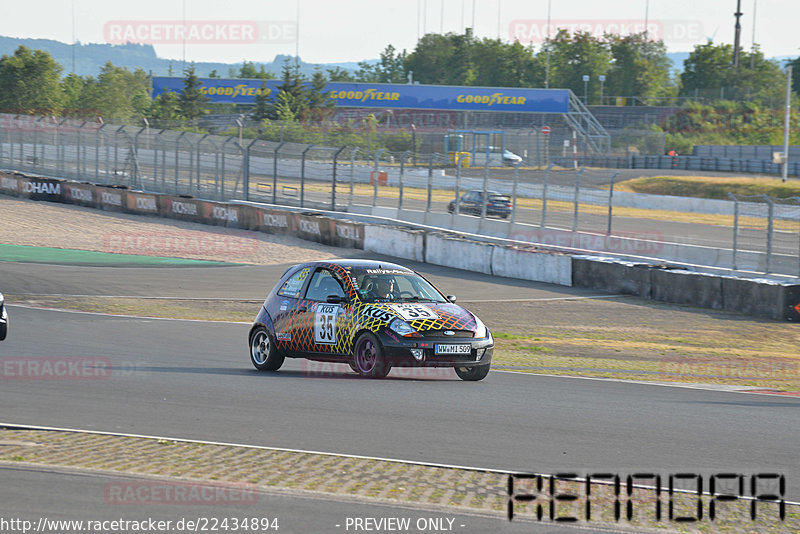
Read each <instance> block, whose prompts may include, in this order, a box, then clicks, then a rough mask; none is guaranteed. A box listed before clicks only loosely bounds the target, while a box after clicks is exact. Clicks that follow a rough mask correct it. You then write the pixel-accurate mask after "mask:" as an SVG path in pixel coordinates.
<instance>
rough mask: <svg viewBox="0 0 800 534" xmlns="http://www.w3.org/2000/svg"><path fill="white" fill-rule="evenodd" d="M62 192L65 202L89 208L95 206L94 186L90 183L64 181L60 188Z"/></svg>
mask: <svg viewBox="0 0 800 534" xmlns="http://www.w3.org/2000/svg"><path fill="white" fill-rule="evenodd" d="M62 194H63V201H64V202H65V203H66V204H77V205H78V206H86V207H89V208H96V207H97V197H96V192H95V186H94V185H92V184H79V183H75V182H66V183H64V187H63V188H62Z"/></svg>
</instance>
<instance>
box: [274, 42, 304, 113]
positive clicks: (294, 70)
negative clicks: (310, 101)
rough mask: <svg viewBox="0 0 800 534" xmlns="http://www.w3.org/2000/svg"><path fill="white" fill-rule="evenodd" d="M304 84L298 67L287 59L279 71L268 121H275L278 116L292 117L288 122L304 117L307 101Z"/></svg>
mask: <svg viewBox="0 0 800 534" xmlns="http://www.w3.org/2000/svg"><path fill="white" fill-rule="evenodd" d="M304 82H305V77H304V76H303V75H302V74H301V73H300V66H299V65H298V64H297V62H292V61H291V60H290V59H289V58H288V57H287V58H286V59H285V60H284V62H283V67H282V69H281V83H280V85H278V94H277V95H275V97H274V98H273V103H272V105H271V106H270V112H269V118H270V119H277V118H278V115H279V114H280V115H282V116H284V117H288V116H292V117H293V118H292V119H288V120H294V118H297V117H302V116H304V115H305V112H306V110H307V101H306V94H305V93H306V88H305V86H304ZM281 95H283V96H281ZM279 120H287V119H279Z"/></svg>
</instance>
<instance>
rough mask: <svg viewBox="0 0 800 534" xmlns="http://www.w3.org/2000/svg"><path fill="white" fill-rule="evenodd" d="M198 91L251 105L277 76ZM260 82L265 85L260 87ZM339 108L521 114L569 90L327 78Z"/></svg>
mask: <svg viewBox="0 0 800 534" xmlns="http://www.w3.org/2000/svg"><path fill="white" fill-rule="evenodd" d="M200 82H201V83H202V88H201V90H202V91H203V93H205V94H206V96H208V98H209V99H210V101H211V102H219V103H228V104H252V103H253V101H254V98H255V96H256V95H257V94H259V93H260V92H261V91H262V90H263V91H265V92H266V93H267V94H268V95H269V97H270V99H272V98H274V97H275V96H276V95H277V93H278V86H279V85H280V83H281V82H280V80H266V83H265V84H264V82H262V80H240V79H222V78H200ZM262 84H263V85H265V86H264V87H263V89H262ZM164 90H169V91H173V92H176V93H179V92H181V91H182V90H183V78H168V77H160V76H156V77H154V78H153V97H154V98H155V97H157V96H158V95H160V94H161V93H163V92H164ZM325 91H326V92H328V93H329V97H330V99H331V100H333V101H334V102H336V105H337V106H340V107H359V108H382V109H386V108H390V109H391V108H395V109H431V110H434V109H435V110H440V109H443V110H455V111H505V112H509V111H510V112H518V113H519V112H522V113H567V112H568V111H569V91H568V90H567V89H520V88H510V87H455V86H446V85H404V84H388V83H387V84H384V83H343V82H331V83H329V84H328V85H327V86H326V87H325Z"/></svg>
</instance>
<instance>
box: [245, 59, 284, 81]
mask: <svg viewBox="0 0 800 534" xmlns="http://www.w3.org/2000/svg"><path fill="white" fill-rule="evenodd" d="M236 77H237V78H255V79H261V80H272V79H273V78H275V76H274V75H273V74H272V73H271V72H268V71H266V70H265V69H264V65H261V68H260V69H256V66H255V64H254V63H253V62H252V61H242V66H241V68H239V73H238V74H237V76H236Z"/></svg>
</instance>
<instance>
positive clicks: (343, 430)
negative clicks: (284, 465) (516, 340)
mask: <svg viewBox="0 0 800 534" xmlns="http://www.w3.org/2000/svg"><path fill="white" fill-rule="evenodd" d="M411 265H412V266H413V267H415V268H418V269H419V270H420V271H421V272H423V273H424V274H426V275H430V278H431V279H432V280H433V281H434V282H435V283H437V284H438V285H439V286H440V288H441V289H443V290H444V291H445V292H448V293H449V292H454V293H456V294H457V295H459V296H460V297H461V300H462V301H468V300H498V301H499V302H498V305H501V304H500V302H502V300H503V299H507V298H531V299H535V298H564V297H580V296H589V295H590V293H588V292H586V291H583V290H578V289H572V288H561V287H553V286H547V285H544V284H537V283H525V282H519V281H513V280H503V279H498V278H492V277H490V276H485V275H480V274H474V273H465V272H462V271H457V270H453V269H447V268H442V267H433V266H427V265H419V264H411ZM284 267H285V266H271V267H202V268H122V267H64V266H52V265H31V264H28V265H25V264H13V263H6V264H0V280H2V284H3V290H4V292H6V293H9V294H13V293H24V292H33V293H39V294H41V293H68V294H105V295H109V294H117V295H151V296H191V297H227V298H242V299H245V298H250V299H260V298H263V295H265V294H266V292H267V291H268V289H269V287H271V285H272V284H273V283H274V281H275V280H276V278H277V277H278V276H279V275H280V274H281V273H282V272H283V270H284ZM591 302H592V301H591V300H588V301H581V302H580V303H579V304H578V303H576V305H580V306H582V307H583V308H585V309H586V316H587V318H589V317H591ZM154 305H157V303H155V304H154ZM257 306H258V304H254V314H255V311H256V309H255V308H257ZM10 311H11V328H10V335H9V338H8V339H7V340H6V341H4V342H3V343H2V344H0V358H2V357H15V358H40V357H46V356H67V357H100V358H108V360H109V361H110V362H111V364H112V366H113V372H112V373H111V376H110V377H107V378H104V379H98V380H91V379H90V380H77V381H76V380H50V381H40V382H38V383H37V382H34V381H30V380H3V381H2V382H3V383H2V387H1V388H0V406H2V420H3V421H2V422H6V423H17V424H31V425H42V426H53V427H67V428H80V429H89V430H102V431H111V432H123V433H132V434H146V435H161V436H169V437H178V438H187V439H200V440H210V441H220V442H228V443H241V444H250V445H262V446H270V447H283V448H294V449H304V450H315V451H325V452H336V453H344V454H357V455H366V456H374V457H383V458H397V459H404V460H412V461H424V462H435V463H443V464H452V465H465V466H476V467H486V468H493V469H503V470H514V471H533V472H540V473H541V472H545V473H554V472H577V473H579V474H587V473H597V472H617V473H619V474H621V475H627V474H632V473H635V472H643V471H644V472H646V471H650V472H657V473H661V474H662V475H665V476H666V475H668V474H670V473H687V472H689V473H691V472H697V473H701V474H703V475H705V476H708V475H710V474H713V473H729V472H738V473H744V474H746V475H750V474H755V473H774V472H777V473H782V474H784V475H785V476H786V479H787V498H789V499H791V500H793V501H798V500H800V490H799V489H798V488H800V482H798V481H800V462H798V461H797V458H798V453H800V425H798V423H799V422H800V411H799V410H798V409H800V399H796V398H788V397H777V396H766V395H756V394H746V393H732V392H720V391H706V390H696V389H687V388H680V387H660V386H654V385H644V384H637V383H622V382H613V381H598V380H584V379H576V378H559V377H547V376H533V375H521V374H514V373H504V372H493V373H491V374H490V375H489V376H488V377H487V379H486V380H484V381H482V382H478V383H466V382H462V381H460V380H458V379H457V378H456V376H455V374H454V373H453V372H452V371H449V370H448V371H446V372H443V373H441V374H436V375H433V376H426V377H425V378H422V379H419V378H409V377H408V376H407V375H405V376H398V375H397V373H393V375H390V378H389V379H387V380H382V381H375V380H364V379H360V378H358V377H357V376H356V375H355V374H353V373H352V372H349V371H348V370H346V368H344V366H342V368H336V369H332V368H330V367H329V366H328V367H323V368H321V367H319V366H318V365H315V364H313V363H309V362H306V361H305V360H287V362H286V364H285V365H284V367H283V368H282V369H281V371H280V372H277V373H259V372H257V371H255V370H254V369H253V368H252V366H251V364H250V362H249V360H248V354H247V341H246V337H247V332H248V328H249V327H248V325H246V324H226V323H210V322H194V321H170V320H153V319H138V318H123V317H108V316H100V315H90V314H76V313H65V312H58V311H45V310H33V309H26V308H20V307H14V306H12V307H11V309H10ZM531 320H532V321H533V320H535V318H531ZM587 320H588V319H587ZM320 371H322V372H320Z"/></svg>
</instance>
